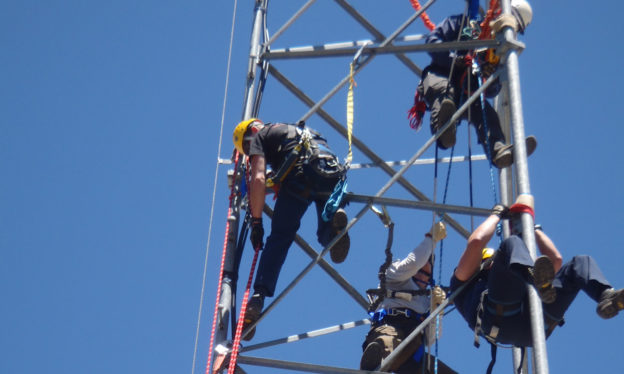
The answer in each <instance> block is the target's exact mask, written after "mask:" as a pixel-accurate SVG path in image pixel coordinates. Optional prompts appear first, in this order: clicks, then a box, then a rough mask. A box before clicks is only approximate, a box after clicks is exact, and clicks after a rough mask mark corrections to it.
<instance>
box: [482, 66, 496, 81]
mask: <svg viewBox="0 0 624 374" xmlns="http://www.w3.org/2000/svg"><path fill="white" fill-rule="evenodd" d="M480 67H481V76H482V77H483V78H485V79H488V78H489V77H490V76H491V75H492V74H494V72H495V71H496V68H497V66H496V65H494V64H490V63H489V62H486V63H483V64H481V66H480Z"/></svg>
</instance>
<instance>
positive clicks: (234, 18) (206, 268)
mask: <svg viewBox="0 0 624 374" xmlns="http://www.w3.org/2000/svg"><path fill="white" fill-rule="evenodd" d="M237 3H238V1H237V0H234V10H233V12H232V29H231V31H230V46H229V50H228V59H227V70H226V73H225V90H224V93H223V107H222V109H221V128H220V130H219V146H218V148H217V164H216V167H215V176H214V185H213V189H212V203H211V205H210V220H209V223H208V239H207V241H206V256H205V258H204V273H203V275H202V286H201V294H200V298H199V311H198V313H197V329H196V331H195V348H194V350H193V364H192V367H191V374H194V373H195V362H196V360H197V345H198V342H199V326H200V321H201V317H202V306H203V304H204V294H205V289H206V274H207V272H208V255H209V254H210V236H211V234H212V219H213V217H214V204H215V196H216V194H217V184H218V177H219V162H218V160H219V156H220V155H221V144H222V141H223V124H224V123H225V108H226V104H227V93H228V87H229V82H230V64H231V61H232V44H233V41H234V25H235V23H236V8H237ZM207 364H208V365H209V364H210V363H207Z"/></svg>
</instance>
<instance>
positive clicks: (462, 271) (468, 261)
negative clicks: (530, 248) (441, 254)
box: [455, 214, 501, 282]
mask: <svg viewBox="0 0 624 374" xmlns="http://www.w3.org/2000/svg"><path fill="white" fill-rule="evenodd" d="M500 220H501V219H500V216H499V215H498V214H492V215H490V216H489V217H488V218H487V219H486V220H485V221H484V222H483V223H482V224H481V225H479V227H477V229H476V230H475V231H474V232H473V233H472V234H470V237H469V238H468V244H467V246H466V250H465V251H464V253H463V254H462V256H461V258H460V259H459V264H458V265H457V268H455V277H456V278H457V280H459V281H461V282H465V281H467V280H468V279H470V277H471V276H472V275H473V274H474V273H475V272H476V271H477V270H478V269H479V266H480V265H481V257H482V251H483V248H485V247H486V246H487V244H488V243H489V242H490V239H492V236H493V235H494V233H495V232H496V225H497V224H498V222H500Z"/></svg>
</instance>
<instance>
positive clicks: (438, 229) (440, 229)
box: [429, 222, 446, 243]
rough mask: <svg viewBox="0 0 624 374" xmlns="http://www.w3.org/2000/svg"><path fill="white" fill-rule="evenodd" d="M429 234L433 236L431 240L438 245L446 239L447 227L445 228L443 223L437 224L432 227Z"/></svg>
mask: <svg viewBox="0 0 624 374" xmlns="http://www.w3.org/2000/svg"><path fill="white" fill-rule="evenodd" d="M429 234H431V239H432V240H433V241H434V242H436V243H437V242H439V241H440V240H442V239H444V238H446V226H444V223H443V222H436V223H434V224H433V226H431V231H429Z"/></svg>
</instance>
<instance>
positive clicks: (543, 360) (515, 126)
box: [498, 0, 548, 374]
mask: <svg viewBox="0 0 624 374" xmlns="http://www.w3.org/2000/svg"><path fill="white" fill-rule="evenodd" d="M501 7H502V12H503V14H511V4H510V0H503V1H502V2H501ZM498 38H502V39H503V40H504V41H507V42H509V43H513V41H514V40H515V31H514V30H513V29H512V28H511V27H506V28H505V29H504V30H503V32H502V33H501V34H499V36H498ZM505 67H506V73H507V74H506V76H507V82H506V83H507V86H508V88H509V91H508V92H509V104H510V105H509V106H510V119H511V130H512V135H513V141H514V144H515V146H514V148H513V155H514V164H515V169H516V181H517V184H518V194H527V195H530V194H531V187H530V183H529V168H528V162H527V152H526V144H525V141H524V139H525V135H524V119H523V117H522V96H521V93H520V70H519V65H518V53H517V52H516V51H515V50H513V49H510V50H509V52H508V54H507V56H506V59H505ZM521 219H522V231H523V235H522V239H523V240H524V243H525V244H526V246H527V248H528V249H529V252H530V253H531V256H532V257H533V258H535V257H536V247H537V245H536V242H535V232H534V231H533V230H534V222H533V217H532V216H531V215H530V214H528V213H523V214H522V218H521ZM527 287H528V297H529V307H530V315H531V333H532V336H533V354H534V359H535V369H534V371H535V372H536V373H537V374H548V357H547V354H546V334H545V331H544V319H543V318H544V317H543V314H542V302H541V300H540V298H539V296H538V295H537V291H536V290H535V289H534V288H533V287H531V286H527Z"/></svg>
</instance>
